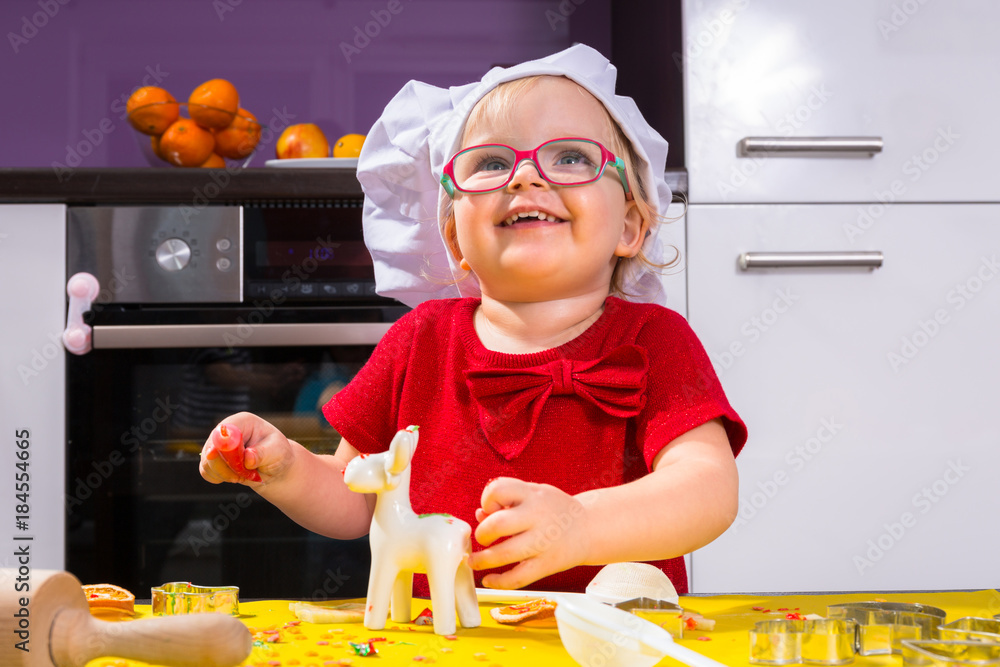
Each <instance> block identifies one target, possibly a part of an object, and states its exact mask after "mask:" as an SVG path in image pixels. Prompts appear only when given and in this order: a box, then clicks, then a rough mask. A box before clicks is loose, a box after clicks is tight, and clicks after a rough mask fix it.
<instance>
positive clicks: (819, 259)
mask: <svg viewBox="0 0 1000 667" xmlns="http://www.w3.org/2000/svg"><path fill="white" fill-rule="evenodd" d="M882 259H883V256H882V253H881V252H880V251H878V250H861V251H857V252H745V253H743V254H741V255H740V256H739V263H740V268H741V269H743V270H744V271H747V270H748V269H792V268H800V267H806V268H843V267H854V268H857V267H861V268H866V269H877V268H879V267H880V266H882Z"/></svg>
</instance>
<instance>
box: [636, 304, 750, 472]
mask: <svg viewBox="0 0 1000 667" xmlns="http://www.w3.org/2000/svg"><path fill="white" fill-rule="evenodd" d="M637 342H638V343H639V344H640V345H641V346H642V347H645V348H646V350H647V351H648V352H649V375H648V377H647V384H646V391H647V399H646V406H645V408H643V411H642V412H641V413H640V415H639V416H638V418H637V419H638V423H637V433H636V435H637V439H638V442H639V444H640V446H641V447H642V450H643V456H644V458H645V460H646V466H647V468H650V469H652V464H653V460H654V459H655V458H656V455H657V454H658V453H659V451H660V450H661V449H662V448H663V447H664V446H665V445H667V444H669V443H670V442H671V441H672V440H674V439H675V438H677V437H678V436H680V435H682V434H684V433H686V432H687V431H690V430H691V429H693V428H695V427H697V426H701V425H702V424H704V423H706V422H709V421H711V420H713V419H716V418H721V419H722V423H723V426H724V427H725V429H726V434H727V435H728V436H729V444H730V446H731V447H732V449H733V455H734V456H736V455H737V454H739V452H740V450H741V449H743V445H744V444H745V443H746V440H747V428H746V425H745V424H744V423H743V420H742V419H741V418H740V416H739V415H738V414H737V413H736V411H735V410H734V409H733V407H732V406H731V405H730V404H729V399H727V398H726V394H725V392H724V391H723V389H722V384H721V383H720V382H719V378H718V376H716V374H715V369H714V368H713V367H712V363H711V361H710V360H709V358H708V354H707V353H706V352H705V348H704V346H702V344H701V341H700V340H698V337H697V336H696V335H695V333H694V331H692V329H691V327H690V325H689V324H688V323H687V321H686V320H685V319H684V318H683V317H681V316H680V315H679V314H677V313H676V312H674V311H672V310H668V309H665V308H664V309H657V312H656V314H655V315H654V316H652V317H650V318H649V320H648V321H647V322H646V323H645V325H644V326H643V328H642V330H641V331H640V332H639V337H638V341H637Z"/></svg>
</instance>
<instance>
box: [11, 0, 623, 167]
mask: <svg viewBox="0 0 1000 667" xmlns="http://www.w3.org/2000/svg"><path fill="white" fill-rule="evenodd" d="M610 6H611V0H562V1H561V2H559V1H553V2H545V1H537V0H526V1H516V0H437V1H431V0H356V1H353V2H351V1H344V0H282V1H278V0H146V1H143V2H136V1H134V0H16V1H14V0H11V1H9V2H3V3H0V29H2V32H3V34H4V35H5V40H4V41H5V42H6V45H5V46H3V47H0V50H3V51H4V53H3V55H2V56H0V90H3V92H4V95H3V98H4V100H5V102H4V105H3V109H2V111H0V117H2V119H3V121H4V122H3V123H0V167H55V166H58V165H66V166H69V167H84V168H87V167H141V166H148V164H149V163H148V162H147V160H146V158H145V157H144V154H143V150H142V147H140V143H139V142H140V141H143V142H144V141H146V140H147V139H146V138H145V137H144V136H140V135H138V134H137V133H136V132H135V131H133V130H132V128H131V127H130V126H129V124H128V121H127V120H126V118H125V100H127V98H128V96H129V94H130V93H131V92H132V90H134V89H135V88H136V87H138V86H142V85H158V86H161V87H163V88H166V89H167V90H168V91H170V92H171V93H172V94H173V95H174V97H176V98H177V99H178V100H179V101H186V100H187V97H188V95H189V94H190V92H191V91H192V90H193V89H194V88H195V87H196V86H197V85H198V84H200V83H202V82H203V81H206V80H208V79H213V78H224V79H228V80H230V81H232V82H233V83H234V84H235V85H236V86H237V88H238V90H239V92H240V106H242V107H243V108H245V109H248V110H249V111H251V112H252V113H254V114H255V115H256V116H257V118H258V119H259V120H260V121H261V122H262V123H263V124H264V125H265V126H268V125H270V126H273V127H279V128H280V127H284V126H285V125H287V124H289V123H303V122H312V123H316V124H318V125H319V126H320V127H321V128H322V129H323V131H324V132H325V133H326V135H327V136H328V137H329V138H330V139H331V140H333V139H335V138H336V137H339V136H341V135H343V134H347V133H352V132H357V133H361V134H364V133H366V132H367V130H368V129H369V128H370V126H371V124H372V123H373V122H374V121H375V119H376V118H377V117H378V115H379V113H380V112H381V110H382V108H383V107H384V105H385V104H386V102H388V100H389V99H390V98H391V97H392V95H394V94H395V93H396V91H398V90H399V88H400V87H401V86H402V85H403V84H404V83H405V82H406V81H408V80H409V79H419V80H422V81H427V82H429V83H432V84H435V85H440V86H449V85H458V84H462V83H467V82H469V81H472V80H477V79H478V78H480V77H481V76H482V74H483V73H484V72H485V71H486V70H487V69H489V68H490V67H491V66H493V65H496V64H511V63H515V62H519V61H521V60H526V59H530V58H536V57H540V56H543V55H546V54H548V53H552V52H554V51H557V50H559V49H562V48H565V47H567V46H570V45H571V44H572V43H573V42H574V41H585V42H587V43H589V44H590V45H592V46H594V47H595V48H597V49H599V50H601V51H602V52H604V53H605V54H606V55H610V39H611V32H610V14H611V8H610ZM264 139H265V140H266V139H268V135H267V133H265V136H264ZM276 140H277V135H276V134H274V135H273V136H271V137H270V142H269V144H268V145H262V147H261V148H260V149H259V150H258V152H257V154H256V155H255V156H254V158H253V160H252V162H251V166H263V163H264V161H265V160H267V159H270V158H272V157H273V156H274V155H273V153H274V142H275V141H276Z"/></svg>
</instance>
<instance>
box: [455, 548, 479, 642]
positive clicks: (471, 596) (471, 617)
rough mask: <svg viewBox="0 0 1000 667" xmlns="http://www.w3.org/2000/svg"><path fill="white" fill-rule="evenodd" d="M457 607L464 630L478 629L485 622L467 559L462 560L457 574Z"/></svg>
mask: <svg viewBox="0 0 1000 667" xmlns="http://www.w3.org/2000/svg"><path fill="white" fill-rule="evenodd" d="M455 607H456V608H457V609H458V620H459V622H460V623H461V624H462V627H463V628H478V627H479V625H480V624H481V623H482V622H483V619H482V617H481V616H480V615H479V599H478V598H477V597H476V580H475V578H474V577H473V575H472V568H471V567H469V561H468V559H467V558H463V559H462V562H461V563H459V564H458V570H457V571H456V572H455Z"/></svg>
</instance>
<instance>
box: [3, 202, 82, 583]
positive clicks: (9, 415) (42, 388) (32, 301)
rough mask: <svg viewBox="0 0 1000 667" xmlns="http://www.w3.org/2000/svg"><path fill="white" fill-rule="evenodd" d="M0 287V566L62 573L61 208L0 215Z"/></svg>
mask: <svg viewBox="0 0 1000 667" xmlns="http://www.w3.org/2000/svg"><path fill="white" fill-rule="evenodd" d="M0 279H2V281H3V285H4V288H5V289H4V301H3V315H2V316H0V317H2V324H0V400H2V403H0V439H2V443H3V452H4V467H5V468H6V469H5V470H4V471H3V473H2V476H0V517H2V520H3V521H4V522H6V528H5V531H4V534H5V535H6V536H7V537H8V539H9V540H10V541H9V542H8V549H7V550H6V551H5V553H4V556H3V558H2V559H0V565H2V566H3V567H14V568H17V567H20V566H22V565H25V564H28V565H29V566H30V568H32V569H37V568H47V569H62V568H63V566H64V563H65V542H66V528H65V526H66V519H65V517H66V508H65V505H64V499H65V496H66V432H65V431H66V416H65V412H66V399H65V396H66V381H65V375H66V365H65V357H66V352H65V351H64V350H63V344H62V339H61V336H62V332H63V328H64V326H65V321H66V320H65V318H66V207H65V206H62V205H3V206H0ZM22 517H26V518H22ZM25 558H26V560H24V559H25ZM10 585H11V587H13V584H12V583H10ZM12 590H13V588H12Z"/></svg>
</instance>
